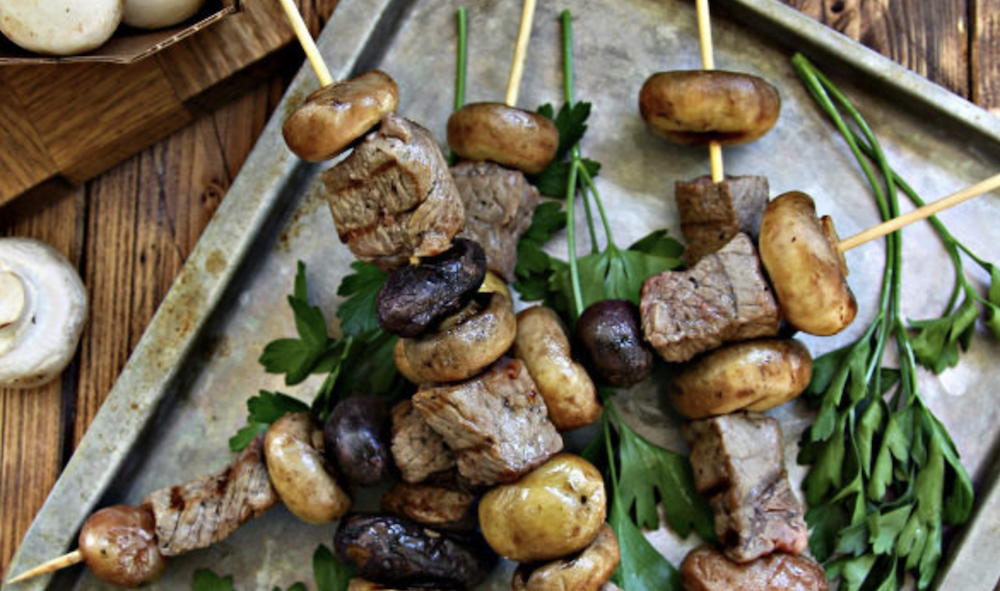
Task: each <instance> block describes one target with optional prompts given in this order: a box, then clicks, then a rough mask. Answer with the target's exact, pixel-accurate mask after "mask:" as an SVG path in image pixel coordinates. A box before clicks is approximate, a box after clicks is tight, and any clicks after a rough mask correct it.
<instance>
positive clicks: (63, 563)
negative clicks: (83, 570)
mask: <svg viewBox="0 0 1000 591" xmlns="http://www.w3.org/2000/svg"><path fill="white" fill-rule="evenodd" d="M79 562H83V554H81V553H80V551H79V550H73V551H72V552H70V553H69V554H63V555H62V556H59V557H58V558H53V559H52V560H49V561H48V562H43V563H42V564H39V565H38V566H36V567H35V568H33V569H31V570H29V571H26V572H23V573H21V574H19V575H17V576H16V577H14V578H13V579H7V584H8V585H13V584H14V583H20V582H21V581H27V580H28V579H32V578H34V577H37V576H40V575H44V574H46V573H51V572H54V571H57V570H60V569H64V568H66V567H69V566H73V565H74V564H77V563H79Z"/></svg>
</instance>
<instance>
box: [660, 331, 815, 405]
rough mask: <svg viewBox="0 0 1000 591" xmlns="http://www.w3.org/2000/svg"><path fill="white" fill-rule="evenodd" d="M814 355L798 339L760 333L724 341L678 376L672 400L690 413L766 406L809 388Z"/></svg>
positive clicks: (785, 400) (682, 369)
mask: <svg viewBox="0 0 1000 591" xmlns="http://www.w3.org/2000/svg"><path fill="white" fill-rule="evenodd" d="M811 379H812V356H811V355H810V354H809V350H808V349H807V348H806V347H805V345H803V344H802V343H800V342H798V341H796V340H792V339H789V340H784V339H761V340H756V341H743V342H740V343H733V344H731V345H725V346H723V347H720V348H718V349H716V350H714V351H712V352H710V353H706V354H705V355H702V356H700V357H698V358H697V359H695V360H694V361H692V362H691V363H688V364H686V365H684V366H683V368H681V369H680V370H679V371H677V372H676V373H675V374H674V376H673V381H674V388H673V390H672V391H671V393H670V401H671V402H672V403H673V405H674V408H675V409H677V412H679V413H680V414H682V415H683V416H684V417H686V418H689V419H704V418H706V417H711V416H716V415H723V414H727V413H731V412H734V411H737V410H751V411H756V412H763V411H765V410H768V409H770V408H774V407H775V406H778V405H779V404H783V403H784V402H787V401H789V400H791V399H793V398H795V397H797V396H798V395H800V394H802V392H804V391H805V389H806V387H807V386H808V385H809V380H811Z"/></svg>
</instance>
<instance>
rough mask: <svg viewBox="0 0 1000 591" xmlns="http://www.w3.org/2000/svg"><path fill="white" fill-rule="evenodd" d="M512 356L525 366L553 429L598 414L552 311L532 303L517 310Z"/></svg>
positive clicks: (591, 392) (592, 392) (582, 372)
mask: <svg viewBox="0 0 1000 591" xmlns="http://www.w3.org/2000/svg"><path fill="white" fill-rule="evenodd" d="M514 356H515V357H517V358H518V359H520V360H521V361H523V362H524V364H525V365H526V366H527V368H528V373H530V374H531V377H532V378H533V379H534V380H535V384H536V385H537V386H538V391H539V393H540V394H541V395H542V398H544V399H545V406H547V407H548V409H549V420H551V421H552V423H553V424H554V425H555V426H556V429H559V430H560V431H565V430H567V429H575V428H577V427H582V426H584V425H589V424H590V423H593V422H594V421H596V420H597V419H598V417H600V416H601V412H602V411H603V407H602V406H601V403H600V401H599V400H598V399H597V390H596V388H595V387H594V382H593V381H592V380H591V379H590V376H589V375H588V374H587V370H585V369H584V368H583V366H582V365H580V364H579V363H577V362H576V361H573V358H572V357H571V356H570V344H569V338H568V337H567V336H566V331H565V330H564V329H563V326H562V323H561V322H560V321H559V317H558V316H556V313H555V312H554V311H552V310H551V309H549V308H543V307H541V306H534V307H531V308H528V309H527V310H522V311H521V312H519V313H518V314H517V336H516V337H515V338H514Z"/></svg>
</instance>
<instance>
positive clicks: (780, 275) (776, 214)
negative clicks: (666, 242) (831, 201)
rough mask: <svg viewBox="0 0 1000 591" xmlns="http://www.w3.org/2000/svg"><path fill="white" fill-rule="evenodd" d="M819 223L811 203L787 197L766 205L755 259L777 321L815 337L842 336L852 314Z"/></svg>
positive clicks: (847, 289)
mask: <svg viewBox="0 0 1000 591" xmlns="http://www.w3.org/2000/svg"><path fill="white" fill-rule="evenodd" d="M824 220H825V221H821V220H819V219H818V218H817V217H816V204H815V203H814V202H813V200H812V198H811V197H809V196H808V195H806V194H805V193H800V192H798V191H792V192H789V193H785V194H783V195H779V196H778V197H776V198H774V200H772V201H771V202H770V203H768V204H767V208H766V209H765V210H764V218H763V221H762V222H761V224H760V258H761V261H762V262H763V263H764V268H765V269H766V270H767V274H768V275H769V276H770V278H771V283H772V284H773V285H774V293H775V295H776V296H777V299H778V306H779V307H780V308H781V313H782V315H783V316H784V318H785V320H786V321H787V322H788V323H789V324H791V325H792V326H794V327H795V328H797V329H799V330H801V331H803V332H807V333H809V334H814V335H818V336H830V335H833V334H837V333H838V332H840V331H842V330H844V329H845V328H847V327H848V326H849V325H850V324H851V322H853V321H854V316H855V315H856V314H857V312H858V303H857V301H856V300H855V299H854V293H853V292H851V286H850V285H848V284H847V265H846V264H845V262H844V258H843V255H842V254H841V252H840V249H839V248H838V246H837V243H838V240H837V238H836V231H834V230H833V225H832V224H833V222H832V221H831V220H830V219H829V218H828V217H826V218H824Z"/></svg>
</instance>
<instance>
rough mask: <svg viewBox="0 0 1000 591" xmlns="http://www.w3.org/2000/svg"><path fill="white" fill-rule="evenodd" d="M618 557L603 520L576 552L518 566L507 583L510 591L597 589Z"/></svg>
mask: <svg viewBox="0 0 1000 591" xmlns="http://www.w3.org/2000/svg"><path fill="white" fill-rule="evenodd" d="M620 558H621V551H620V549H619V547H618V539H617V538H616V537H615V533H614V531H612V529H611V526H609V525H608V524H607V523H605V524H604V525H602V526H601V530H600V532H598V534H597V538H595V539H594V541H593V542H591V543H590V545H589V546H587V547H586V548H584V549H583V551H582V552H580V553H579V554H577V555H575V556H571V557H567V558H563V559H561V560H557V561H555V562H550V563H548V564H543V565H541V566H538V567H537V568H534V567H533V566H526V565H521V566H519V567H518V568H517V570H516V571H514V579H513V581H511V583H512V586H513V588H514V591H548V590H549V589H572V590H573V591H599V590H600V589H602V587H603V585H604V584H605V583H606V582H607V581H608V580H609V579H610V578H611V575H613V574H614V572H615V569H616V568H618V561H619V560H620Z"/></svg>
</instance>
